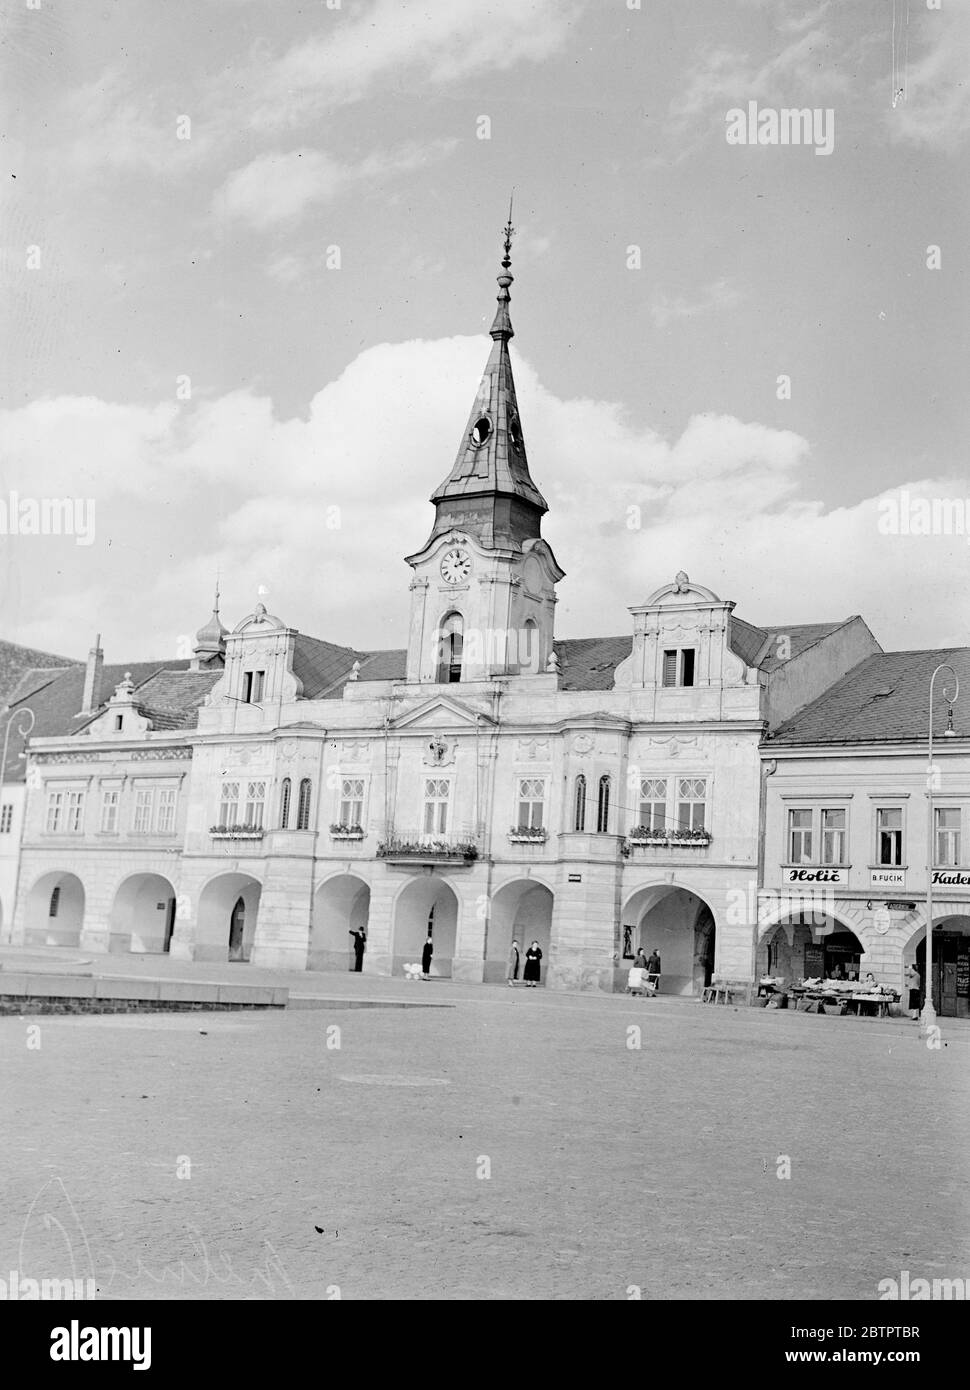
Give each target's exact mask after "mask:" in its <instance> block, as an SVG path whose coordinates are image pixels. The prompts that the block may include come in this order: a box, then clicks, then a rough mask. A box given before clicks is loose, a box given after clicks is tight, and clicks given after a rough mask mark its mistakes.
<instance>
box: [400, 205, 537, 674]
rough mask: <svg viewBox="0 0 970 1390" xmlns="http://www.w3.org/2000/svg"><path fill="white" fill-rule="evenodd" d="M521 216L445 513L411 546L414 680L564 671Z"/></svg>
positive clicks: (440, 499) (444, 496)
mask: <svg viewBox="0 0 970 1390" xmlns="http://www.w3.org/2000/svg"><path fill="white" fill-rule="evenodd" d="M512 231H513V228H512V224H511V220H510V221H509V222H508V224H507V225H506V228H505V255H504V256H503V258H502V271H501V274H500V275H499V276H498V286H499V292H498V310H497V312H496V314H495V321H494V323H493V324H492V327H491V330H490V333H491V338H492V351H491V353H490V354H489V358H488V362H487V363H486V365H485V372H484V375H483V376H482V380H481V385H480V386H479V388H478V391H477V393H476V395H475V400H474V403H473V405H472V408H471V413H470V415H469V417H468V424H467V425H466V427H465V432H464V434H463V435H462V440H461V444H460V445H459V448H458V457H457V458H456V459H455V465H454V467H453V468H452V470H451V472H450V473H449V474H448V476H447V478H445V480H444V482H443V483H442V484H441V486H440V487H439V488H438V489H437V490H436V491H435V492H434V493H433V494H432V497H431V501H432V502H433V503H434V507H435V521H434V526H433V528H432V531H431V535H430V537H429V538H428V541H427V542H426V544H425V545H424V547H423V549H421V550H419V551H417V552H416V554H414V555H408V556H407V562H408V564H409V565H410V566H411V568H412V569H413V570H414V578H413V580H412V581H411V625H410V632H409V638H408V664H407V679H408V681H409V682H422V683H431V684H451V683H454V682H459V681H476V680H488V679H490V678H491V677H493V676H531V675H541V674H543V673H544V672H546V671H554V670H555V658H554V656H553V630H554V621H553V617H554V611H555V604H556V594H555V586H556V584H557V583H558V582H559V580H560V579H562V578H563V574H564V571H563V570H561V569H560V568H559V565H558V564H557V563H556V558H555V556H554V555H553V553H552V550H551V548H550V546H549V545H548V544H547V543H546V542H545V541H544V540H543V539H542V535H541V521H542V515H543V513H544V512H546V511H548V507H547V506H546V503H545V499H544V498H543V496H542V493H541V492H540V491H539V489H538V488H537V487H536V485H535V483H534V482H533V481H532V477H531V475H530V473H529V462H528V458H527V455H526V448H525V437H524V434H523V430H522V422H521V420H520V418H519V407H518V402H517V401H516V396H515V381H514V379H513V377H512V363H511V360H510V357H509V341H510V339H511V338H512V336H513V329H512V321H511V319H510V317H509V298H510V296H509V286H510V285H511V284H512V275H511V272H510V266H511V263H512V262H511V245H512Z"/></svg>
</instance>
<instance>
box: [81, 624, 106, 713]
mask: <svg viewBox="0 0 970 1390" xmlns="http://www.w3.org/2000/svg"><path fill="white" fill-rule="evenodd" d="M103 669H104V652H103V651H102V650H101V633H100V632H99V633H98V635H97V637H96V638H95V639H94V646H93V647H92V648H91V650H90V651H89V652H88V665H87V670H86V671H85V672H84V700H83V701H82V704H81V711H80V712H81V714H93V713H94V711H95V710H96V709H98V708H99V706H100V704H101V672H102V670H103Z"/></svg>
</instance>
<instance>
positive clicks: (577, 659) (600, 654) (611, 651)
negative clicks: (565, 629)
mask: <svg viewBox="0 0 970 1390" xmlns="http://www.w3.org/2000/svg"><path fill="white" fill-rule="evenodd" d="M553 646H554V648H555V652H556V656H558V658H559V673H560V675H561V677H562V680H561V682H560V688H561V689H563V690H612V689H613V678H614V676H615V674H616V668H617V666H619V664H620V662H621V661H625V660H626V658H627V657H628V656H629V655H630V653H631V651H632V650H633V636H632V634H631V633H628V634H627V635H626V636H625V637H567V638H566V639H565V640H564V641H562V642H554V643H553Z"/></svg>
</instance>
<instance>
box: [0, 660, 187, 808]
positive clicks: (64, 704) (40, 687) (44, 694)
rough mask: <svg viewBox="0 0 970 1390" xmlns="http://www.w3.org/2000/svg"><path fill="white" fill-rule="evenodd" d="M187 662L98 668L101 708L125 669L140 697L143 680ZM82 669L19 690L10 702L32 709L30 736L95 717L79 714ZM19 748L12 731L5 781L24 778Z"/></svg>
mask: <svg viewBox="0 0 970 1390" xmlns="http://www.w3.org/2000/svg"><path fill="white" fill-rule="evenodd" d="M188 665H189V663H188V661H169V660H166V661H129V662H124V663H123V664H121V665H117V666H116V665H111V666H105V667H103V668H102V672H101V695H102V704H101V710H103V709H104V707H105V704H106V703H107V700H108V699H109V698H110V697H111V695H112V694H113V693H114V689H115V686H116V685H119V684H120V683H121V681H122V680H124V678H125V675H126V674H127V673H128V672H130V673H131V679H132V684H133V685H134V686H135V688H136V691H137V693H138V696H139V699H140V697H141V688H142V686H143V685H144V683H145V682H146V681H148V680H149V679H150V678H151V677H152V676H154V675H156V674H157V673H158V672H159V671H164V672H166V673H169V672H176V671H186V669H187V667H188ZM85 669H86V668H85V667H84V666H81V665H77V666H70V667H68V669H67V670H65V671H58V672H53V673H52V679H51V680H50V681H48V682H46V683H45V684H39V683H38V682H36V681H35V682H34V685H33V687H32V688H31V689H30V690H29V693H27V694H24V692H23V689H21V690H20V691H18V698H17V702H16V704H11V709H12V710H14V709H18V708H19V709H23V708H29V709H31V710H33V712H34V717H35V722H34V727H33V731H32V733H31V737H32V738H56V737H57V736H58V735H64V736H69V735H72V734H76V733H78V732H79V730H81V729H83V728H85V727H86V726H87V725H88V724H90V723H91V721H92V720H93V719H94V718H96V717H97V713H99V712H100V711H95V712H92V713H91V714H86V715H81V714H80V709H81V704H82V701H83V699H84V675H85ZM191 674H192V675H193V676H201V675H203V674H204V675H206V676H209V675H210V674H212V673H208V672H206V673H203V672H192V673H191ZM193 722H194V720H193ZM22 752H23V740H22V739H21V738H20V737H19V736H18V735H17V734H16V733H14V732H13V731H11V734H10V743H9V748H8V753H7V766H6V768H5V769H4V780H5V781H7V782H22V781H23V780H24V769H25V763H24V762H23V761H22V760H21V759H20V756H19V755H20V754H21V753H22Z"/></svg>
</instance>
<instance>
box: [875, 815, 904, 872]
mask: <svg viewBox="0 0 970 1390" xmlns="http://www.w3.org/2000/svg"><path fill="white" fill-rule="evenodd" d="M902 862H903V812H902V809H901V808H900V807H898V806H893V807H880V808H879V810H877V811H876V863H877V864H901V863H902Z"/></svg>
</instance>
